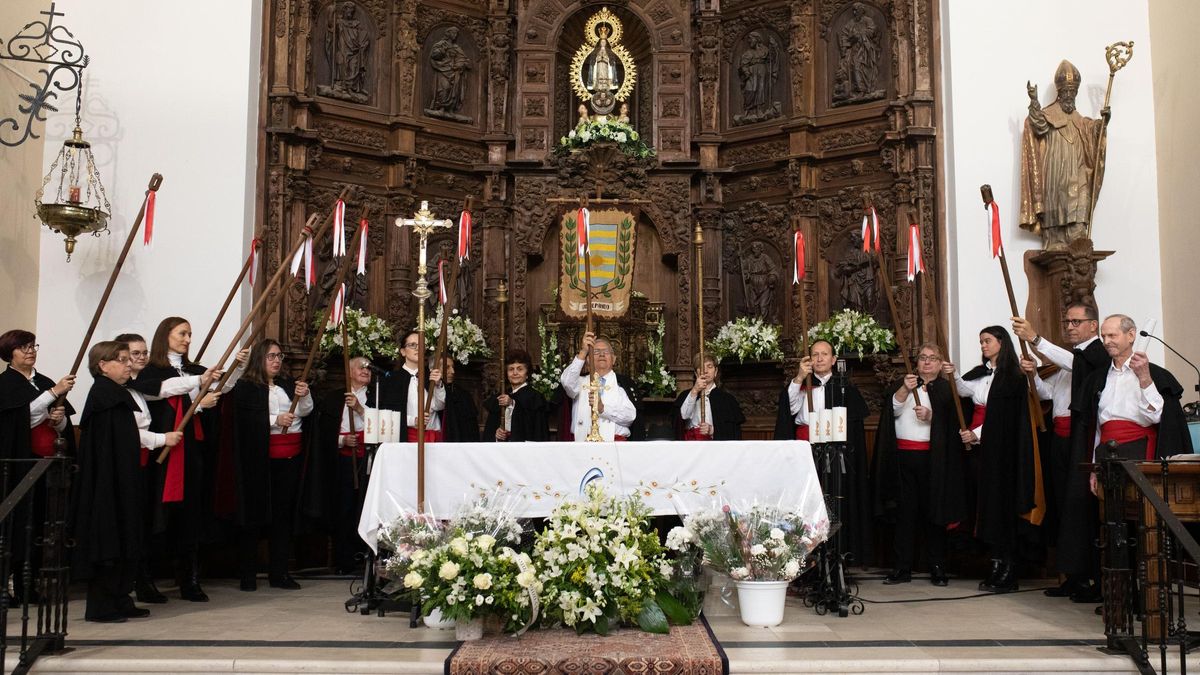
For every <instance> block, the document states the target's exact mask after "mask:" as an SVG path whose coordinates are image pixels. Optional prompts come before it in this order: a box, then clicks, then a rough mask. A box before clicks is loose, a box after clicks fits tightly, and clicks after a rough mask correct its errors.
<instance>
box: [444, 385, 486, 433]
mask: <svg viewBox="0 0 1200 675" xmlns="http://www.w3.org/2000/svg"><path fill="white" fill-rule="evenodd" d="M442 440H444V441H446V442H447V443H478V442H479V409H478V408H476V407H475V399H473V398H471V392H469V391H467V390H466V389H464V388H463V387H462V386H460V385H458V384H456V383H454V382H451V383H449V384H447V385H446V408H445V410H443V411H442Z"/></svg>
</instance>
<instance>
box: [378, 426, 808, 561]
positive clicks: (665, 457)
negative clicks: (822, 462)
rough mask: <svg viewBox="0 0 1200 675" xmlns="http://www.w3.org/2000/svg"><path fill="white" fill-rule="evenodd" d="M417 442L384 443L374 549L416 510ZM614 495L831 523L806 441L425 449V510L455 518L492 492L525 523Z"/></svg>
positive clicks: (667, 505) (667, 509)
mask: <svg viewBox="0 0 1200 675" xmlns="http://www.w3.org/2000/svg"><path fill="white" fill-rule="evenodd" d="M416 468H417V445H416V443H385V444H383V445H381V446H379V450H378V451H377V452H376V454H375V461H374V464H373V466H372V468H371V478H370V482H369V483H368V485H367V495H366V501H365V503H364V505H363V511H362V516H361V518H360V519H359V523H358V533H359V535H360V536H361V537H362V538H363V541H365V542H367V544H368V545H369V546H370V547H371V549H372V550H373V551H376V552H378V547H377V538H378V534H379V529H380V527H381V526H382V525H383V524H385V523H388V522H390V521H391V520H393V519H394V518H396V517H397V516H399V515H400V514H401V513H404V512H406V511H415V510H416V507H417V475H416ZM593 481H595V482H597V483H599V484H600V485H602V486H604V488H605V489H606V490H607V492H608V493H609V494H613V495H617V494H622V495H623V494H631V493H633V492H635V491H637V492H639V493H640V494H641V496H642V499H643V501H645V503H646V505H647V506H648V507H649V508H650V509H651V511H652V512H653V513H654V515H676V514H678V515H684V514H687V513H689V512H690V511H692V510H695V509H700V508H705V507H708V506H710V505H713V504H717V503H726V502H728V503H732V504H734V505H735V506H740V505H743V504H748V503H749V502H750V501H751V500H755V499H756V500H757V501H758V502H759V503H769V504H782V505H785V506H787V507H796V508H798V509H799V511H800V513H801V514H802V515H803V516H804V519H805V522H807V523H810V524H812V525H816V524H818V523H825V522H826V521H827V520H828V515H827V513H826V510H825V499H824V496H823V495H822V493H821V485H820V482H819V480H818V476H817V469H816V466H815V465H814V464H813V458H812V450H811V448H810V446H809V444H808V442H806V441H707V442H687V441H650V442H644V443H557V442H553V443H428V444H426V445H425V503H426V510H427V511H428V512H429V513H431V514H433V515H434V516H437V517H443V518H449V517H451V516H453V515H454V514H455V513H456V512H457V511H458V510H459V508H460V507H461V506H463V505H464V504H467V503H470V502H472V501H474V500H475V499H477V498H479V497H481V496H483V495H487V494H493V493H495V492H496V491H500V492H501V493H506V494H510V495H515V498H514V499H513V501H514V503H515V513H514V514H513V515H515V516H517V517H519V518H544V517H546V516H549V515H550V512H551V511H552V510H553V509H554V506H555V505H556V504H557V503H558V502H559V501H561V500H563V499H568V498H571V497H575V496H577V495H579V494H580V493H581V492H582V491H583V489H584V486H586V485H587V484H588V483H591V482H593Z"/></svg>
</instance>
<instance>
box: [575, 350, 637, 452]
mask: <svg viewBox="0 0 1200 675" xmlns="http://www.w3.org/2000/svg"><path fill="white" fill-rule="evenodd" d="M593 349H594V350H595V359H594V363H595V368H596V376H597V377H598V378H599V379H600V383H599V384H600V391H599V392H598V398H599V399H600V400H599V401H598V402H597V404H596V408H597V410H598V411H599V413H600V414H599V420H598V426H599V428H600V436H601V437H603V439H604V440H605V441H627V440H629V432H630V427H631V426H633V422H634V420H635V419H637V407H636V406H635V405H634V402H633V399H632V398H631V397H630V395H629V392H627V391H626V390H625V388H624V387H623V386H621V384H620V383H619V382H618V381H617V374H616V373H614V372H613V366H614V365H615V364H616V362H617V356H616V354H615V353H614V352H613V346H612V343H611V342H609V341H608V340H606V339H604V338H597V337H596V335H595V333H591V332H587V333H584V335H583V347H582V348H581V349H580V350H579V353H578V354H576V355H575V359H574V360H573V361H571V364H570V365H569V366H567V367H566V368H564V369H563V372H562V375H561V376H560V377H559V383H560V384H561V385H562V387H563V390H564V391H565V392H566V393H567V396H568V397H570V398H572V399H574V404H573V405H572V407H571V429H572V431H573V432H574V435H575V438H574V440H575V442H576V443H581V442H583V441H586V440H587V436H588V433H590V432H591V429H592V403H591V389H590V387H591V375H590V374H588V375H584V374H582V372H583V366H584V363H586V361H587V357H588V352H590V351H592V350H593Z"/></svg>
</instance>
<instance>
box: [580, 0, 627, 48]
mask: <svg viewBox="0 0 1200 675" xmlns="http://www.w3.org/2000/svg"><path fill="white" fill-rule="evenodd" d="M602 23H606V24H608V25H609V27H610V28H612V35H609V36H608V41H609V43H614V42H620V41H621V35H622V34H623V33H624V29H623V28H622V26H621V20H620V19H618V18H617V15H616V14H613V13H612V12H610V11H609V9H608V8H607V7H602V8H601V9H600V11H599V12H596V13H595V14H593V15H592V18H590V19H588V22H587V25H585V26H584V28H583V40H584V43H585V44H587V45H588V46H589V47H595V46H596V43H597V42H599V41H600V38H599V37H598V36H597V35H596V29H597V28H599V27H600V24H602Z"/></svg>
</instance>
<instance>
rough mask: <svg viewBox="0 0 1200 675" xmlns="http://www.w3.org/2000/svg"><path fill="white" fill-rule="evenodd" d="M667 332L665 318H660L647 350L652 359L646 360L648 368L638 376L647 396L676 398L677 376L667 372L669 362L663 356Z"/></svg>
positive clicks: (639, 383)
mask: <svg viewBox="0 0 1200 675" xmlns="http://www.w3.org/2000/svg"><path fill="white" fill-rule="evenodd" d="M666 332H667V324H666V320H665V319H664V317H662V316H660V317H658V326H656V327H655V329H654V332H652V333H651V334H650V341H649V343H648V344H647V348H648V349H649V351H650V358H648V359H647V360H646V368H645V370H643V371H642V374H641V375H639V376H638V378H637V383H638V385H639V386H640V387H641V388H642V390H643V391H644V392H645V395H646V396H674V395H675V376H674V375H672V374H671V373H670V371H668V370H667V360H666V357H664V356H663V337H664V336H665V335H666Z"/></svg>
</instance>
